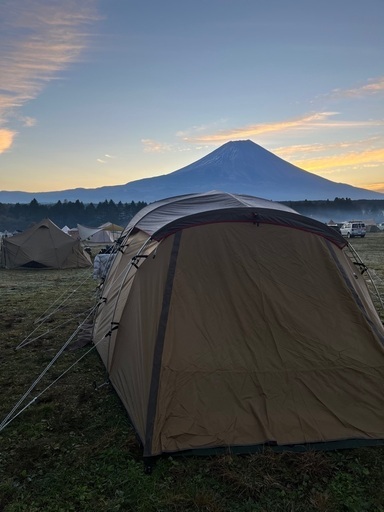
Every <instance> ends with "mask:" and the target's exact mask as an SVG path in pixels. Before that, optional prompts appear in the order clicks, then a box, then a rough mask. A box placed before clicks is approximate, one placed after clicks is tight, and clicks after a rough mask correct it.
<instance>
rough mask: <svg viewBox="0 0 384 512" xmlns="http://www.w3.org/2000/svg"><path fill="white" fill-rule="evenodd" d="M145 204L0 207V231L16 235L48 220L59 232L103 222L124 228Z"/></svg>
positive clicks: (14, 205)
mask: <svg viewBox="0 0 384 512" xmlns="http://www.w3.org/2000/svg"><path fill="white" fill-rule="evenodd" d="M146 205H147V203H145V202H143V201H138V202H136V203H135V202H134V201H132V202H131V203H122V202H119V203H117V204H116V203H114V202H113V201H104V202H102V203H98V204H93V203H88V204H84V203H82V202H81V201H75V202H71V201H63V202H61V201H58V202H57V203H56V204H40V203H38V201H36V199H33V200H32V201H31V202H30V203H28V204H20V203H16V204H3V203H0V231H5V230H8V231H15V230H21V231H23V230H24V229H26V228H28V227H30V226H31V225H33V224H34V223H35V222H39V221H40V220H42V219H46V218H49V219H51V221H52V222H54V223H55V224H56V225H57V226H59V227H60V228H62V227H64V226H68V227H69V228H76V226H77V224H83V225H84V226H90V227H97V226H100V225H101V224H104V223H105V222H113V223H114V224H118V225H120V226H122V227H125V226H126V225H127V224H128V222H129V221H130V220H131V219H132V217H133V216H134V215H135V214H136V213H137V212H138V211H139V210H141V209H142V208H144V206H146Z"/></svg>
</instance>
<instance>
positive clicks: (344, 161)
mask: <svg viewBox="0 0 384 512" xmlns="http://www.w3.org/2000/svg"><path fill="white" fill-rule="evenodd" d="M383 162H384V149H383V148H380V149H372V150H366V151H361V152H351V153H346V154H341V155H331V156H324V157H320V158H314V159H305V160H295V162H292V163H294V164H295V165H297V166H298V167H301V168H302V169H305V170H307V171H323V170H329V169H332V168H338V167H347V166H357V165H360V166H361V165H365V164H366V165H372V164H375V165H383Z"/></svg>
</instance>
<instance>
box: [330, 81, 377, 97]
mask: <svg viewBox="0 0 384 512" xmlns="http://www.w3.org/2000/svg"><path fill="white" fill-rule="evenodd" d="M382 92H384V77H379V78H375V79H371V80H369V81H368V83H367V84H365V85H361V86H360V87H355V88H351V89H334V90H333V91H332V92H331V93H329V94H327V95H325V96H328V97H332V98H357V97H363V96H371V95H373V94H379V93H382Z"/></svg>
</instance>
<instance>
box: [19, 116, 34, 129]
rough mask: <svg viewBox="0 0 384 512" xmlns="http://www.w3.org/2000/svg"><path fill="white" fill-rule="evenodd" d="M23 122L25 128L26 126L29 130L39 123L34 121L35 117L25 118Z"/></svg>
mask: <svg viewBox="0 0 384 512" xmlns="http://www.w3.org/2000/svg"><path fill="white" fill-rule="evenodd" d="M22 121H23V126H25V127H27V128H31V127H32V126H36V123H37V121H36V119H34V118H33V117H28V116H25V117H23V118H22Z"/></svg>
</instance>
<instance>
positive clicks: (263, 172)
mask: <svg viewBox="0 0 384 512" xmlns="http://www.w3.org/2000/svg"><path fill="white" fill-rule="evenodd" d="M210 190H220V191H223V192H231V193H237V194H249V195H254V196H257V197H262V198H265V199H271V200H273V201H300V200H305V199H307V200H324V199H330V200H334V199H335V197H340V198H342V197H343V198H346V197H348V198H350V199H384V194H380V193H378V192H373V191H371V190H366V189H364V188H357V187H353V186H351V185H347V184H345V183H336V182H334V181H331V180H327V179H325V178H321V177H320V176H317V175H315V174H312V173H310V172H307V171H304V170H303V169H300V168H299V167H296V166H295V165H293V164H290V163H289V162H287V161H285V160H283V159H282V158H280V157H278V156H276V155H274V154H273V153H271V152H270V151H268V150H266V149H264V148H262V147H261V146H259V145H258V144H255V143H254V142H252V141H251V140H239V141H231V142H227V143H226V144H223V145H222V146H220V147H219V148H218V149H216V150H214V151H212V152H211V153H209V154H208V155H206V156H205V157H203V158H201V159H200V160H197V161H196V162H193V163H191V164H189V165H187V166H186V167H183V168H182V169H179V170H177V171H174V172H171V173H169V174H164V175H162V176H155V177H152V178H145V179H141V180H137V181H131V182H129V183H126V184H125V185H115V186H106V187H99V188H94V189H84V188H76V189H69V190H62V191H58V192H37V193H30V192H6V191H1V192H0V202H3V203H16V202H21V203H27V202H30V201H31V200H32V199H33V198H35V199H36V200H37V201H38V202H40V203H54V202H57V201H59V200H60V201H64V200H67V201H76V200H79V201H82V202H84V203H91V202H92V203H97V202H103V201H105V200H108V201H109V200H112V201H114V202H119V201H121V202H123V203H127V202H131V201H145V202H147V203H150V202H153V201H157V200H158V199H163V198H165V197H171V196H176V195H182V194H189V193H193V192H207V191H210Z"/></svg>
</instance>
